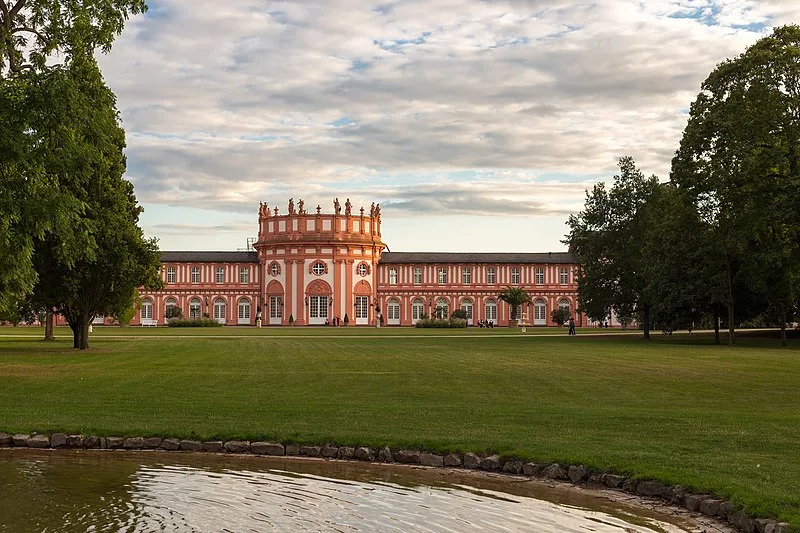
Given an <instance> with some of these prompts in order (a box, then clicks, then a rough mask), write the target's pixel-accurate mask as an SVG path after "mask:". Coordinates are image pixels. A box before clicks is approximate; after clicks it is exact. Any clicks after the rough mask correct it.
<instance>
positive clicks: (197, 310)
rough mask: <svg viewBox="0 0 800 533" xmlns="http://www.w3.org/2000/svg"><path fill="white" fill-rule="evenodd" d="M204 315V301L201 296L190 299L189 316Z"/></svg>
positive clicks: (199, 316)
mask: <svg viewBox="0 0 800 533" xmlns="http://www.w3.org/2000/svg"><path fill="white" fill-rule="evenodd" d="M202 317H203V302H202V301H201V300H200V298H192V299H191V300H190V301H189V318H202Z"/></svg>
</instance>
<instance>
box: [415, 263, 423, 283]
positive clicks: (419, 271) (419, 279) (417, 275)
mask: <svg viewBox="0 0 800 533" xmlns="http://www.w3.org/2000/svg"><path fill="white" fill-rule="evenodd" d="M421 284H422V268H420V267H416V268H415V269H414V285H421Z"/></svg>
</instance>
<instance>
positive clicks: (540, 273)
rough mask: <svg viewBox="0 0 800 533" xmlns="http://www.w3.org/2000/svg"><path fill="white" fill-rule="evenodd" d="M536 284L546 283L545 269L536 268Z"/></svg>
mask: <svg viewBox="0 0 800 533" xmlns="http://www.w3.org/2000/svg"><path fill="white" fill-rule="evenodd" d="M536 284H537V285H544V269H543V268H537V269H536Z"/></svg>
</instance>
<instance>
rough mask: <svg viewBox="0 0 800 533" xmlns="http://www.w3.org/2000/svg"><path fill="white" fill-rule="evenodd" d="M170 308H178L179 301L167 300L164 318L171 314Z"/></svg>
mask: <svg viewBox="0 0 800 533" xmlns="http://www.w3.org/2000/svg"><path fill="white" fill-rule="evenodd" d="M170 307H178V301H177V300H176V299H175V298H167V300H166V301H165V302H164V317H165V318H166V316H167V315H168V314H169V308H170Z"/></svg>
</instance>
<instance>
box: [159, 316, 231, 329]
mask: <svg viewBox="0 0 800 533" xmlns="http://www.w3.org/2000/svg"><path fill="white" fill-rule="evenodd" d="M167 325H168V326H169V327H171V328H219V327H222V324H220V323H219V322H217V321H216V320H214V319H213V318H208V317H203V318H188V319H184V318H171V319H170V320H169V322H168V324H167Z"/></svg>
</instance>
